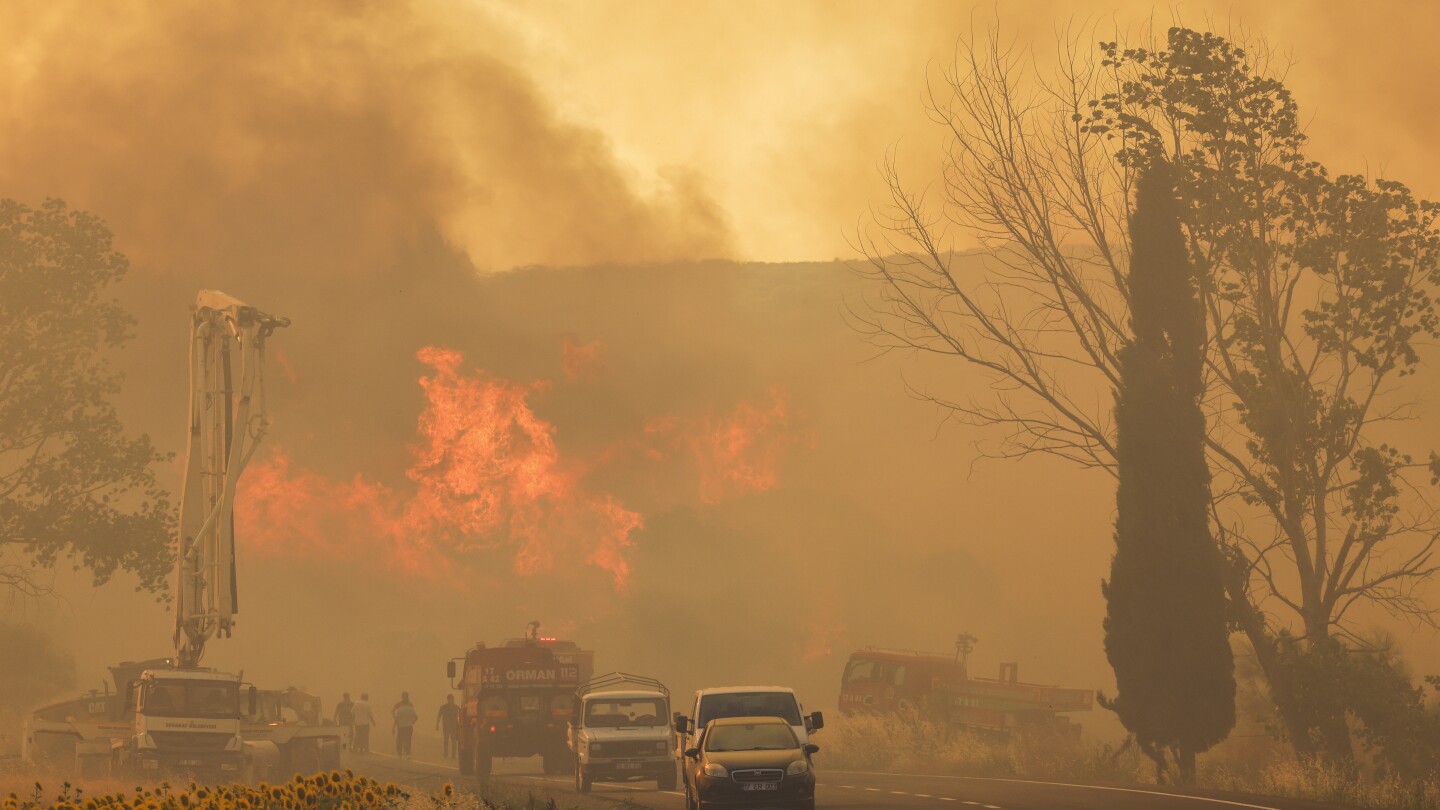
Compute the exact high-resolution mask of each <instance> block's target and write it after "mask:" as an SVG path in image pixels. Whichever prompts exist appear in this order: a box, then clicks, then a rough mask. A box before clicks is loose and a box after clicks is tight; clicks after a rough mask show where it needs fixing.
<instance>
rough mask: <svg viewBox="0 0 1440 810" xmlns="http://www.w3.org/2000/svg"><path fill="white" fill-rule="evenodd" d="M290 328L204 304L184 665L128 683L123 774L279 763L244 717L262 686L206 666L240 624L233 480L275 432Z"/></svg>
mask: <svg viewBox="0 0 1440 810" xmlns="http://www.w3.org/2000/svg"><path fill="white" fill-rule="evenodd" d="M289 325H290V321H289V320H287V319H285V318H279V317H275V316H273V315H267V314H265V313H264V312H261V311H260V310H258V309H256V308H255V307H252V306H249V305H247V304H245V303H243V302H241V301H239V300H236V299H234V298H231V297H230V296H228V295H226V294H224V293H221V292H217V291H214V290H205V291H202V292H201V293H200V294H199V296H198V297H197V299H196V301H195V308H194V316H193V318H192V320H191V327H190V434H189V439H188V441H187V443H186V448H185V479H184V483H183V484H182V486H181V490H180V521H179V535H178V537H177V539H176V549H175V552H176V553H175V567H176V578H175V636H174V640H175V665H174V666H173V667H167V668H157V669H146V670H144V671H143V672H141V673H140V676H139V678H137V679H136V680H135V681H133V682H132V683H130V684H128V688H127V689H126V691H125V700H126V702H127V709H132V710H133V712H134V725H133V732H134V733H133V734H131V735H130V736H129V737H126V738H124V739H122V740H117V741H116V743H115V755H116V758H117V764H119V765H120V766H121V768H122V769H124V770H133V771H140V772H142V773H143V772H145V771H182V772H194V773H198V774H203V775H206V776H212V777H214V776H220V777H224V776H231V777H242V776H244V775H248V773H250V772H252V770H253V768H254V767H255V766H256V765H257V764H259V763H260V762H263V761H265V760H268V759H273V758H274V756H273V754H274V752H273V751H266V750H265V747H264V746H259V747H257V746H256V745H255V744H253V743H251V744H247V743H246V741H245V739H244V738H243V737H242V736H241V723H242V721H243V720H244V719H245V717H247V716H249V715H254V714H255V713H256V711H257V706H256V703H257V698H258V695H257V691H256V689H255V687H253V686H247V685H245V684H243V683H242V681H241V677H240V676H239V675H235V674H231V673H228V672H218V671H216V670H213V669H208V668H204V667H201V666H200V661H201V659H202V658H203V657H204V655H205V644H206V643H207V642H208V641H210V639H212V638H217V637H229V636H230V634H231V632H232V630H233V628H234V623H235V613H236V610H237V609H238V607H239V600H238V598H237V582H236V576H235V517H234V511H233V510H234V502H235V485H236V482H237V481H238V480H239V477H240V473H241V472H243V471H244V469H245V465H246V464H247V463H249V461H250V458H251V456H253V455H254V453H255V448H256V447H257V446H258V445H259V443H260V439H261V438H262V437H263V436H264V435H265V431H266V429H267V427H268V423H267V420H266V418H265V402H264V390H265V389H264V385H263V382H262V368H263V363H264V359H265V341H266V339H267V338H268V337H269V336H270V334H271V333H272V332H274V331H275V330H276V329H277V328H280V327H284V326H289ZM267 754H270V756H267Z"/></svg>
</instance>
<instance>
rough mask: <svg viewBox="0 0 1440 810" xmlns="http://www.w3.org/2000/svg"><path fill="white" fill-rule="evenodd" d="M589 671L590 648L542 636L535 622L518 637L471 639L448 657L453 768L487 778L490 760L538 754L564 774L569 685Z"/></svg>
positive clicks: (550, 769)
mask: <svg viewBox="0 0 1440 810" xmlns="http://www.w3.org/2000/svg"><path fill="white" fill-rule="evenodd" d="M460 667H463V670H462V669H460ZM594 669H595V653H594V652H592V651H589V650H582V649H580V647H579V645H577V644H575V642H573V641H560V640H558V639H554V638H548V637H542V636H540V635H539V633H538V625H534V624H532V625H531V631H530V632H528V633H527V634H526V636H525V638H519V639H510V640H508V641H506V642H504V643H503V644H501V645H500V646H498V647H486V646H485V645H484V644H483V643H481V644H476V645H475V647H474V648H473V649H471V650H469V651H468V652H466V653H465V655H464V657H462V658H457V659H455V660H453V661H451V662H450V663H449V666H448V667H447V671H448V673H449V675H450V681H451V687H452V688H454V689H456V690H459V691H460V692H461V698H460V729H459V732H460V738H459V743H460V750H459V754H460V773H462V774H464V775H467V776H471V775H473V776H475V777H478V778H480V779H486V778H488V777H489V776H490V766H491V760H493V759H494V758H495V757H533V756H535V755H537V754H538V755H540V756H541V757H542V758H543V759H544V763H545V772H546V773H551V774H563V773H569V772H570V771H571V770H572V769H573V768H574V762H573V760H572V759H571V757H572V756H573V755H572V754H571V753H570V751H569V749H568V748H567V746H566V730H567V724H568V723H569V721H570V713H571V708H572V706H573V703H574V699H575V688H576V687H577V686H579V685H580V684H581V683H583V682H584V681H587V680H589V679H590V676H591V674H592V673H593V672H594ZM457 677H458V678H459V680H458V681H457V680H456V678H457Z"/></svg>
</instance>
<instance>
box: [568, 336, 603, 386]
mask: <svg viewBox="0 0 1440 810" xmlns="http://www.w3.org/2000/svg"><path fill="white" fill-rule="evenodd" d="M560 362H561V364H562V365H564V366H565V377H566V378H567V379H570V380H578V379H580V378H582V377H593V376H595V373H596V372H597V371H599V370H600V368H601V367H602V366H604V365H605V346H604V344H602V343H601V342H600V341H598V340H592V341H589V342H588V343H579V342H577V341H576V340H575V339H574V338H571V337H570V336H569V335H566V336H565V340H564V342H563V343H561V345H560Z"/></svg>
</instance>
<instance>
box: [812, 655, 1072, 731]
mask: <svg viewBox="0 0 1440 810" xmlns="http://www.w3.org/2000/svg"><path fill="white" fill-rule="evenodd" d="M1094 701H1095V693H1094V692H1092V691H1090V690H1088V689H1067V688H1062V687H1058V686H1045V685H1041V684H1033V683H1022V682H1020V680H1019V668H1018V666H1017V665H1015V664H1002V665H1001V666H1000V677H999V678H972V677H970V676H969V674H968V673H967V672H966V667H965V665H964V664H963V663H962V662H960V661H958V660H956V659H955V658H954V657H953V656H948V655H938V654H931V653H917V652H904V651H898V650H876V649H867V650H860V651H858V652H855V653H853V654H851V656H850V660H849V662H848V663H847V664H846V665H845V675H844V678H843V679H842V681H841V684H840V711H841V712H842V713H844V714H862V713H867V712H873V713H882V714H893V713H900V712H910V711H913V712H916V713H919V714H920V715H921V716H924V717H926V718H928V719H931V720H935V721H937V722H941V723H945V724H947V725H952V726H963V727H967V728H972V729H978V730H984V731H993V732H1011V731H1015V730H1017V729H1023V728H1048V729H1052V730H1056V731H1060V732H1062V733H1066V734H1078V733H1079V727H1078V726H1076V725H1075V724H1074V723H1071V722H1070V721H1069V719H1068V718H1066V717H1064V716H1062V713H1065V712H1076V711H1087V710H1089V709H1091V708H1092V707H1093V706H1094Z"/></svg>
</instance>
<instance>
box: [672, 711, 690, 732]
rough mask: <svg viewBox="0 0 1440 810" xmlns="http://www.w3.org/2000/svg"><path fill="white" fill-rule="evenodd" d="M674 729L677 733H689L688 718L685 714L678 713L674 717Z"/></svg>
mask: <svg viewBox="0 0 1440 810" xmlns="http://www.w3.org/2000/svg"><path fill="white" fill-rule="evenodd" d="M675 731H676V732H678V733H680V734H689V733H690V718H688V717H686V716H685V715H683V714H682V715H679V716H678V717H676V718H675Z"/></svg>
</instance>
